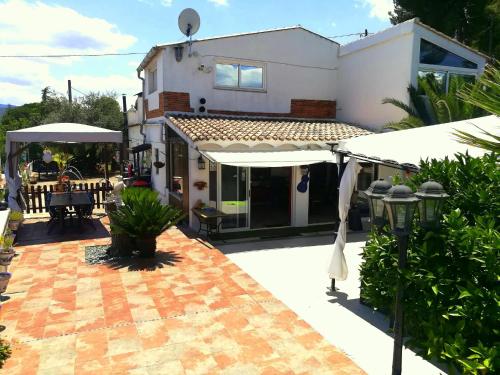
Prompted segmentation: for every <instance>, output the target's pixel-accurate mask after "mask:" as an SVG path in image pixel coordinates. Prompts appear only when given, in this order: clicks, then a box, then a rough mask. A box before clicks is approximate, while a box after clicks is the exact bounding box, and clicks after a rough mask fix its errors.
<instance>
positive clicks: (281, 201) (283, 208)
mask: <svg viewBox="0 0 500 375" xmlns="http://www.w3.org/2000/svg"><path fill="white" fill-rule="evenodd" d="M250 176H251V182H250V196H251V199H250V227H251V228H252V229H259V228H273V227H285V226H290V223H291V188H290V186H291V180H292V168H290V167H275V168H250Z"/></svg>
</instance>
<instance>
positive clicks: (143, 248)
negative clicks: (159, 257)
mask: <svg viewBox="0 0 500 375" xmlns="http://www.w3.org/2000/svg"><path fill="white" fill-rule="evenodd" d="M135 243H136V245H137V249H138V250H139V255H140V257H141V258H154V256H155V252H156V237H143V238H136V240H135Z"/></svg>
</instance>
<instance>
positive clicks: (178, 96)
mask: <svg viewBox="0 0 500 375" xmlns="http://www.w3.org/2000/svg"><path fill="white" fill-rule="evenodd" d="M158 101H159V106H158V108H157V109H152V110H149V103H148V100H147V99H145V100H144V110H145V111H146V118H148V119H149V118H155V117H162V116H163V115H164V113H165V112H193V109H192V108H191V104H190V98H189V93H188V92H172V91H163V92H161V93H159V94H158Z"/></svg>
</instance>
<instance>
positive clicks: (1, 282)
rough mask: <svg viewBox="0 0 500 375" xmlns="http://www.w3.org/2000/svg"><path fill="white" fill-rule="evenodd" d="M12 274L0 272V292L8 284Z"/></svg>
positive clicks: (5, 288)
mask: <svg viewBox="0 0 500 375" xmlns="http://www.w3.org/2000/svg"><path fill="white" fill-rule="evenodd" d="M11 277H12V274H11V273H10V272H0V294H2V293H5V291H6V290H7V285H9V281H10V278H11Z"/></svg>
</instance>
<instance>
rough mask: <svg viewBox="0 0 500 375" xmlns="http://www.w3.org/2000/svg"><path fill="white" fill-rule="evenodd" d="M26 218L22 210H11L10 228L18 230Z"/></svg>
mask: <svg viewBox="0 0 500 375" xmlns="http://www.w3.org/2000/svg"><path fill="white" fill-rule="evenodd" d="M23 219H24V216H23V213H22V212H21V211H11V212H10V215H9V229H11V230H17V229H18V228H19V226H20V225H21V223H22V221H23Z"/></svg>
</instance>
